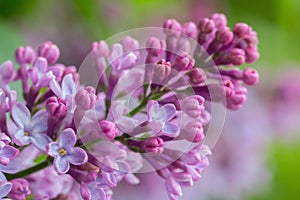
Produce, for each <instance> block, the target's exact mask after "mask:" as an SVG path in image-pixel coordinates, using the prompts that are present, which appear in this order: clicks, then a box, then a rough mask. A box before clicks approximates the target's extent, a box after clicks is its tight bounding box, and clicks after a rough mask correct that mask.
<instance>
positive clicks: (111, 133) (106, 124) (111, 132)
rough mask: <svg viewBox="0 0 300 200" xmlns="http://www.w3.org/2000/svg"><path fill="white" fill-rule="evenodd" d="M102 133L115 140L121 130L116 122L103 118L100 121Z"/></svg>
mask: <svg viewBox="0 0 300 200" xmlns="http://www.w3.org/2000/svg"><path fill="white" fill-rule="evenodd" d="M99 125H100V128H101V130H102V133H103V134H104V135H105V136H106V137H107V139H109V140H113V139H114V138H115V137H116V136H118V134H119V130H118V128H117V127H116V124H115V123H113V122H110V121H107V120H102V121H100V122H99Z"/></svg>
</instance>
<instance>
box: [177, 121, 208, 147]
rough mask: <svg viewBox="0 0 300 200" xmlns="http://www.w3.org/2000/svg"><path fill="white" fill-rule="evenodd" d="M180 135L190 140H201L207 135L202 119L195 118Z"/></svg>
mask: <svg viewBox="0 0 300 200" xmlns="http://www.w3.org/2000/svg"><path fill="white" fill-rule="evenodd" d="M180 137H181V138H183V139H186V140H188V141H190V142H201V141H203V139H204V137H205V135H204V131H203V126H202V123H201V121H198V120H194V121H192V122H190V123H188V124H187V125H186V126H185V127H184V128H183V129H182V130H181V134H180Z"/></svg>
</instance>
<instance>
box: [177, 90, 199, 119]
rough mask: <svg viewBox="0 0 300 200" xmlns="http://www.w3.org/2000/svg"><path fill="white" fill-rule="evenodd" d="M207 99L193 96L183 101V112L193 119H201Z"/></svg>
mask: <svg viewBox="0 0 300 200" xmlns="http://www.w3.org/2000/svg"><path fill="white" fill-rule="evenodd" d="M204 101H205V99H204V98H203V97H201V96H199V95H192V96H189V97H186V98H185V99H183V100H182V102H181V104H180V106H181V110H182V111H183V112H184V113H186V114H187V115H188V116H190V117H192V118H197V117H200V115H201V113H202V111H203V110H204V105H203V104H204Z"/></svg>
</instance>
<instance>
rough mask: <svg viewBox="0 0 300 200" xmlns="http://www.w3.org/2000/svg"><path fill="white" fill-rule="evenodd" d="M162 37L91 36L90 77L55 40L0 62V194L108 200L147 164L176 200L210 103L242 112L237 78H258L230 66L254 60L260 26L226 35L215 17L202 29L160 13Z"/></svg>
mask: <svg viewBox="0 0 300 200" xmlns="http://www.w3.org/2000/svg"><path fill="white" fill-rule="evenodd" d="M162 33H163V34H165V37H164V39H162V38H157V37H150V38H149V39H148V40H147V41H145V47H143V46H142V45H140V43H139V41H138V40H136V39H134V38H132V37H129V36H127V37H125V38H123V39H122V40H121V41H120V42H118V43H115V44H112V45H111V47H109V45H108V44H107V43H106V42H105V41H99V42H94V43H93V44H92V46H91V53H90V57H88V58H89V59H90V60H91V62H89V69H88V70H86V69H85V70H83V71H85V72H88V76H87V77H85V76H84V75H83V76H82V74H81V73H80V68H76V67H75V66H65V65H63V64H60V63H57V61H58V59H59V56H60V50H59V48H58V46H57V45H55V44H53V43H52V42H45V43H44V44H42V45H41V46H40V47H39V48H38V50H37V51H34V49H33V48H32V47H30V46H26V47H19V48H18V49H17V50H16V53H15V60H16V62H17V64H18V65H19V68H18V69H17V70H15V69H14V66H13V63H12V62H11V61H7V62H5V63H3V64H2V65H0V111H1V112H0V130H1V135H0V152H1V153H0V158H1V159H0V183H1V184H0V187H1V190H0V191H1V193H0V197H1V198H4V197H6V196H8V197H10V198H12V199H26V198H27V197H28V196H32V197H33V198H34V199H54V198H57V199H76V198H78V199H80V196H81V197H82V198H83V199H85V200H89V199H99V200H102V199H103V200H109V199H111V198H112V195H113V188H114V187H116V186H117V185H118V182H120V181H121V180H123V179H124V180H126V181H127V182H129V183H131V184H138V183H139V179H138V178H137V177H136V176H135V174H136V173H140V172H143V171H149V169H151V170H153V171H156V172H157V174H158V175H159V176H160V177H162V178H163V179H164V181H165V186H166V191H167V193H168V196H169V198H170V199H171V200H176V199H178V198H179V197H180V196H181V195H182V187H183V186H192V185H193V184H194V182H195V181H197V180H199V179H200V178H201V173H202V171H203V169H205V168H206V167H207V166H208V165H209V162H208V158H207V156H208V155H210V154H211V151H210V149H209V147H208V146H207V145H205V143H204V140H205V138H206V136H207V129H208V126H209V125H210V119H211V117H210V111H211V105H212V102H220V103H223V104H224V105H225V107H226V108H228V109H238V108H240V107H241V106H242V104H243V103H244V102H245V100H246V96H247V89H246V88H245V87H244V85H243V84H246V85H254V84H256V83H257V82H258V73H257V72H256V71H255V70H254V69H251V68H245V69H244V70H241V69H239V68H235V67H233V66H238V65H241V64H244V63H245V62H247V63H252V62H254V61H255V60H256V59H257V58H258V55H259V54H258V52H257V37H256V33H255V32H254V31H252V29H251V27H249V26H248V25H246V24H242V23H239V24H236V25H235V27H234V30H233V31H231V30H230V28H229V27H227V25H226V18H225V16H224V15H222V14H214V15H212V16H211V17H209V18H205V19H202V20H200V22H199V23H198V26H197V25H196V24H195V23H193V22H187V23H185V24H183V25H181V24H180V23H179V22H177V21H176V20H174V19H171V20H167V21H166V22H165V23H164V25H163V29H162ZM194 44H196V46H195V45H194ZM78 69H79V71H77V70H78ZM95 75H96V79H97V81H96V84H95V85H92V84H89V85H86V84H85V85H84V83H85V82H89V83H90V82H91V80H93V78H94V76H95ZM86 78H87V79H86ZM15 81H20V82H21V83H22V94H17V93H16V92H15V91H13V90H12V89H11V86H10V83H12V82H15ZM191 91H192V92H191ZM173 143H188V146H187V147H186V148H177V149H176V148H175V149H174V148H173V147H172V144H173ZM179 146H180V145H179ZM67 174H68V175H70V176H67ZM70 177H72V178H70ZM65 183H68V185H70V187H65V188H64V189H62V187H61V186H60V185H59V184H65Z"/></svg>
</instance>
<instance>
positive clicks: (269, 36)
mask: <svg viewBox="0 0 300 200" xmlns="http://www.w3.org/2000/svg"><path fill="white" fill-rule="evenodd" d="M214 12H222V13H225V14H226V15H227V17H228V21H229V24H230V26H231V27H232V26H233V25H234V23H236V22H246V23H248V24H250V25H251V26H252V27H253V29H254V30H256V31H257V32H258V36H259V41H260V44H259V49H260V54H261V58H260V60H259V61H258V62H257V63H255V64H254V67H255V68H256V69H258V71H260V72H261V74H262V77H265V79H263V78H262V81H261V86H259V87H262V88H263V89H264V90H263V91H262V92H263V93H264V94H265V93H268V92H270V93H271V92H272V89H270V90H268V87H269V86H272V82H268V81H269V80H272V77H273V76H279V75H280V73H281V72H283V71H286V70H288V69H287V68H288V67H289V66H293V67H295V68H297V66H298V68H299V67H300V21H299V19H300V1H299V0H272V1H268V0H252V1H243V0H213V1H212V0H182V1H176V0H163V1H162V0H150V1H143V0H116V1H104V0H103V1H101V0H65V1H59V0H48V1H47V0H44V1H38V0H0V61H1V62H2V61H4V60H6V59H13V53H14V50H15V49H16V47H18V46H19V45H26V44H30V45H32V46H34V47H36V46H37V45H38V44H40V43H41V42H43V41H45V40H52V41H54V42H55V43H57V44H59V46H60V48H61V49H62V50H61V52H62V58H61V61H62V62H64V63H66V64H75V65H79V64H80V63H81V61H82V60H83V58H84V55H85V54H86V53H87V51H88V49H89V44H90V43H91V42H92V41H94V40H100V39H106V38H108V37H109V36H111V35H113V34H116V33H118V32H120V31H123V30H128V29H131V28H136V27H142V26H161V24H162V23H163V21H164V20H165V19H167V18H176V19H178V20H179V21H180V22H185V21H187V20H194V21H197V19H200V18H201V17H204V16H208V15H209V14H212V13H214ZM74 49H75V50H74ZM286 66H288V67H286ZM299 81H300V80H299ZM295 92H298V93H299V92H300V91H295ZM267 96H268V95H267ZM270 101H271V99H270ZM299 106H300V102H299ZM299 114H300V113H299ZM254 126H255V125H254ZM273 134H275V135H276V133H273ZM283 134H285V133H283ZM299 134H300V131H298V134H297V131H296V133H294V134H293V135H294V136H293V139H291V141H287V140H285V139H282V137H276V136H275V137H274V138H273V140H272V141H271V142H270V146H269V147H268V152H267V153H268V157H269V160H268V164H269V168H270V170H271V172H272V175H273V178H272V183H271V185H270V186H266V188H264V190H263V191H259V192H257V193H256V194H248V197H245V199H255V200H269V199H270V200H271V199H272V200H277V199H278V200H279V199H299V185H300V173H299V165H300V156H299V155H300V137H299V136H298V135H299Z"/></svg>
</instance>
